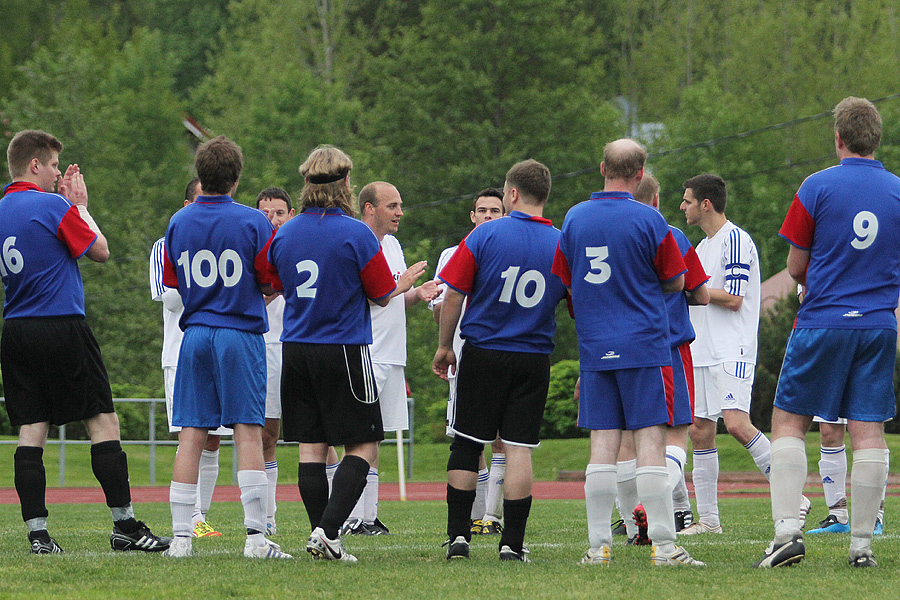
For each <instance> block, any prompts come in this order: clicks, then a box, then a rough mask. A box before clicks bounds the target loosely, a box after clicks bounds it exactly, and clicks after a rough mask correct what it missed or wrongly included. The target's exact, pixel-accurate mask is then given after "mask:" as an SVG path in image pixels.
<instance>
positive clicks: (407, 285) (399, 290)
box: [372, 260, 428, 306]
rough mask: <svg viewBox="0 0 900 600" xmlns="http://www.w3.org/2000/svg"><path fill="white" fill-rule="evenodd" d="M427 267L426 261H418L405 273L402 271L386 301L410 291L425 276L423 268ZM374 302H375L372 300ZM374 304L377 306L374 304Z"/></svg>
mask: <svg viewBox="0 0 900 600" xmlns="http://www.w3.org/2000/svg"><path fill="white" fill-rule="evenodd" d="M427 266H428V261H427V260H420V261H419V262H417V263H416V264H414V265H413V266H411V267H410V268H408V269H407V270H406V271H404V273H403V275H401V276H400V279H398V280H397V287H396V288H394V291H393V292H391V295H390V297H388V300H390V299H391V298H393V297H394V296H399V295H400V294H405V293H406V292H408V291H411V290H412V287H413V284H414V283H415V282H416V280H417V279H418V278H419V277H421V276H422V275H424V274H425V267H427ZM372 302H375V300H372ZM376 304H378V303H377V302H376ZM381 306H385V304H381Z"/></svg>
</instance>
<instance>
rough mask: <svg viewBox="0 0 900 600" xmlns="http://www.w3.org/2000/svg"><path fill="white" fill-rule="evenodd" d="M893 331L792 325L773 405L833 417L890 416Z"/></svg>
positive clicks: (894, 354)
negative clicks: (812, 327)
mask: <svg viewBox="0 0 900 600" xmlns="http://www.w3.org/2000/svg"><path fill="white" fill-rule="evenodd" d="M896 358H897V332H896V331H894V330H892V329H795V330H794V331H793V332H792V333H791V337H790V338H788V343H787V351H786V352H785V355H784V364H783V365H782V367H781V375H780V376H779V378H778V390H777V391H776V392H775V406H776V407H778V408H780V409H781V410H784V411H787V412H790V413H794V414H798V415H819V416H820V417H822V418H824V419H826V420H828V421H834V420H836V419H837V418H838V417H846V418H848V419H853V420H854V421H887V420H888V419H891V418H893V416H894V413H895V408H894V380H893V376H894V361H895V360H896Z"/></svg>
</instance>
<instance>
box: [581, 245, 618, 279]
mask: <svg viewBox="0 0 900 600" xmlns="http://www.w3.org/2000/svg"><path fill="white" fill-rule="evenodd" d="M584 254H585V256H587V257H588V258H589V259H591V270H590V271H588V273H587V274H586V275H585V276H584V280H585V281H587V282H588V283H593V284H597V285H599V284H601V283H606V280H608V279H609V276H610V274H612V268H610V266H609V264H608V263H607V262H606V259H607V258H609V246H588V247H587V248H585V249H584ZM595 271H596V273H595Z"/></svg>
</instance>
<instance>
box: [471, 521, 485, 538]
mask: <svg viewBox="0 0 900 600" xmlns="http://www.w3.org/2000/svg"><path fill="white" fill-rule="evenodd" d="M483 525H484V521H482V520H481V519H475V520H473V521H472V527H471V528H470V529H469V532H470V533H471V534H472V535H481V528H482V526H483Z"/></svg>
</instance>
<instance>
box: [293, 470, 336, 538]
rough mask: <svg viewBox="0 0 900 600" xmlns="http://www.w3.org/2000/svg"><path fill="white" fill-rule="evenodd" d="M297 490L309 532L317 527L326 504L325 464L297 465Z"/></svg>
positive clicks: (326, 481)
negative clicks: (307, 520) (304, 509)
mask: <svg viewBox="0 0 900 600" xmlns="http://www.w3.org/2000/svg"><path fill="white" fill-rule="evenodd" d="M297 488H298V489H299V490H300V496H301V498H302V499H303V506H305V507H306V516H308V517H309V526H310V531H312V530H313V529H315V528H316V527H318V526H319V523H320V522H321V521H322V513H324V512H325V506H326V505H327V504H328V477H326V476H325V463H300V464H298V465H297Z"/></svg>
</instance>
